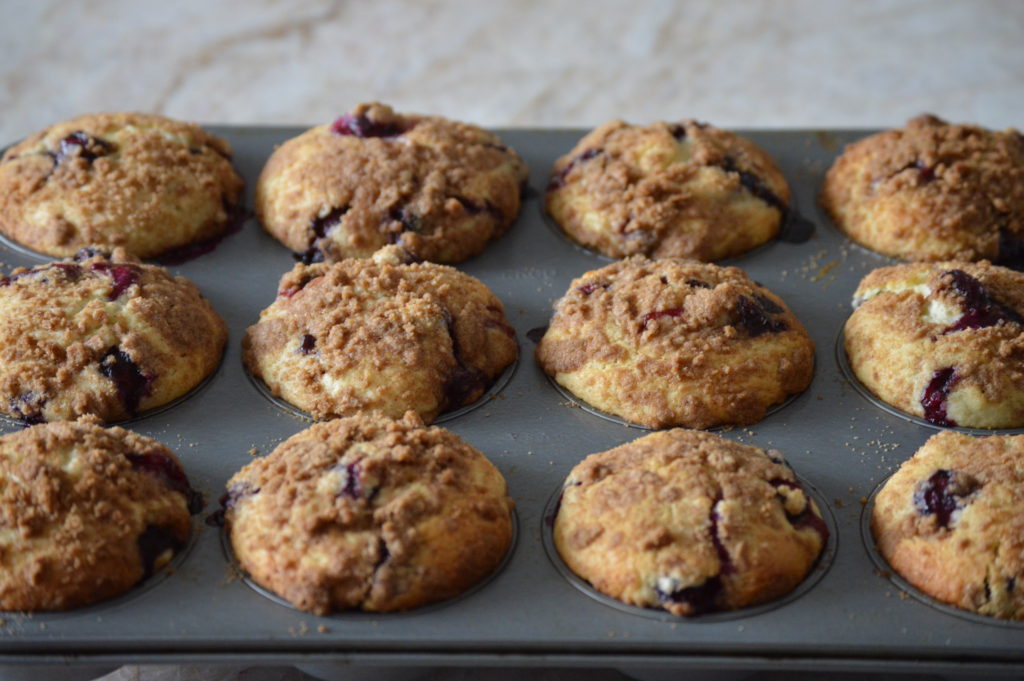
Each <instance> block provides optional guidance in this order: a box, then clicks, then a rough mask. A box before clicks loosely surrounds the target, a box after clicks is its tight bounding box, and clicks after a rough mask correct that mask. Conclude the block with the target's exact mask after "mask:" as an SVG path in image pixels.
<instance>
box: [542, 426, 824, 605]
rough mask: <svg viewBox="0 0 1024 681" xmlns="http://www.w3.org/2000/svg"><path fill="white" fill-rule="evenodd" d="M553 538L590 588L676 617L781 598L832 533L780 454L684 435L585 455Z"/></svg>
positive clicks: (668, 434) (570, 481)
mask: <svg viewBox="0 0 1024 681" xmlns="http://www.w3.org/2000/svg"><path fill="white" fill-rule="evenodd" d="M553 531H554V540H555V545H556V546H557V548H558V552H559V554H560V555H561V557H562V560H563V561H565V563H566V565H567V566H568V567H569V569H571V570H572V571H573V572H574V573H576V574H577V575H579V576H580V577H582V578H583V579H585V580H586V581H588V582H589V583H590V584H591V585H592V586H593V587H594V588H595V589H597V590H598V591H600V592H602V593H604V594H607V595H609V596H612V597H614V598H617V599H619V600H620V601H623V602H624V603H627V604H629V605H636V606H640V607H645V608H662V609H665V610H668V611H669V612H671V613H672V614H674V615H701V614H704V613H709V612H716V611H720V610H735V609H738V608H744V607H748V606H751V605H756V604H759V603H764V602H767V601H770V600H774V599H776V598H779V597H781V596H783V595H785V594H787V593H789V592H790V591H791V590H793V589H794V588H795V587H796V586H797V585H798V584H799V583H800V582H801V581H802V580H803V579H804V577H805V576H806V575H807V573H808V572H809V571H810V570H811V568H812V567H813V566H814V564H815V561H817V559H818V556H819V555H820V554H821V552H822V551H823V549H824V547H825V544H826V542H827V540H828V536H829V531H828V527H827V526H826V524H825V522H824V520H822V518H821V514H820V512H819V511H818V508H817V506H816V505H815V503H814V501H813V500H812V499H811V498H810V497H809V496H808V495H807V494H806V493H805V492H804V489H803V486H802V485H801V484H800V482H799V481H798V480H797V479H796V477H795V476H794V474H793V471H792V470H791V469H790V468H789V467H788V466H786V465H785V463H784V462H783V461H782V459H781V458H779V456H778V453H777V452H765V451H763V450H761V449H758V448H756V447H751V446H748V445H741V444H736V443H734V442H731V441H729V440H726V439H724V438H721V437H718V436H716V435H712V434H710V433H704V432H700V431H693V430H683V429H675V430H669V431H665V432H661V433H653V434H651V435H648V436H646V437H642V438H640V439H638V440H634V441H633V442H628V443H626V444H624V445H621V446H619V447H616V448H614V449H610V450H608V451H606V452H600V453H598V454H592V455H590V456H588V457H587V458H586V459H584V460H583V461H582V462H581V463H580V464H579V465H577V466H576V467H575V468H573V470H572V472H571V473H569V476H568V478H566V481H565V486H564V488H563V491H562V497H561V501H560V504H559V507H558V509H557V513H556V515H555V517H554V530H553Z"/></svg>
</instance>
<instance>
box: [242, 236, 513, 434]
mask: <svg viewBox="0 0 1024 681" xmlns="http://www.w3.org/2000/svg"><path fill="white" fill-rule="evenodd" d="M407 255H408V254H407V253H405V252H404V251H403V250H402V249H401V248H400V247H398V246H389V247H387V248H384V249H382V250H381V251H380V252H378V253H377V254H375V255H374V257H373V259H372V260H359V259H349V260H344V261H342V262H339V263H334V264H327V263H318V264H315V265H303V264H301V263H299V264H297V265H295V267H294V268H293V269H292V271H291V272H289V273H287V274H285V275H284V277H282V278H281V283H280V286H279V289H278V294H277V300H275V301H274V303H273V304H272V305H270V307H268V308H266V309H265V310H263V311H262V312H261V313H260V319H259V322H258V323H256V324H254V325H253V326H250V327H249V329H248V331H247V332H246V335H245V338H244V340H243V341H242V349H243V353H242V358H243V361H244V362H245V366H246V367H247V368H248V370H249V371H250V372H251V373H252V374H253V375H254V376H257V377H259V378H261V379H262V380H263V382H264V383H265V384H266V385H267V387H268V388H269V389H270V391H271V392H272V393H273V394H274V395H275V396H278V397H281V398H283V399H284V400H285V401H287V402H289V403H291V404H293V405H295V406H296V407H299V408H300V409H303V410H305V411H307V412H309V413H310V414H312V415H313V416H314V417H315V418H318V419H326V418H333V417H337V416H351V415H352V414H354V413H356V412H357V411H360V410H368V409H377V410H380V411H383V412H384V413H385V414H387V415H389V416H392V417H395V418H397V417H399V416H401V415H402V414H404V413H405V412H406V411H408V410H410V409H411V410H413V411H415V412H417V413H418V414H419V415H420V416H421V417H422V418H423V419H424V420H425V421H427V422H428V423H429V422H430V421H433V420H434V418H436V417H437V415H438V414H439V413H441V412H443V411H450V410H453V409H457V408H459V407H462V406H465V405H468V404H471V403H472V402H475V401H476V400H478V399H479V398H480V397H481V396H482V395H483V394H484V392H485V391H486V390H487V388H488V387H489V386H490V385H491V384H492V383H493V382H494V381H495V379H497V378H498V376H499V375H500V374H501V373H502V371H504V370H505V368H506V367H508V366H509V365H510V364H511V363H512V362H514V361H515V359H516V357H517V356H518V354H519V346H518V345H517V344H516V340H515V330H514V329H513V328H512V327H511V326H510V325H509V323H508V321H507V320H506V319H505V311H504V307H503V306H502V304H501V301H500V300H498V299H497V298H496V297H495V296H494V294H493V293H491V291H490V290H489V289H488V288H487V287H486V286H485V285H484V284H483V283H482V282H480V281H479V280H478V279H475V278H473V277H471V276H469V275H468V274H464V273H462V272H459V271H458V270H456V269H454V268H452V267H447V266H445V265H435V264H433V263H407V262H405V260H403V257H404V256H407Z"/></svg>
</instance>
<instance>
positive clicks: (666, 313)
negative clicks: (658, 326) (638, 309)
mask: <svg viewBox="0 0 1024 681" xmlns="http://www.w3.org/2000/svg"><path fill="white" fill-rule="evenodd" d="M682 316H683V308H681V307H670V308H668V309H667V310H655V311H654V312H648V313H647V314H645V315H644V316H643V317H641V318H640V330H641V331H643V330H644V329H646V328H647V326H648V325H649V324H650V323H651V322H654V321H657V320H659V319H661V318H662V317H682Z"/></svg>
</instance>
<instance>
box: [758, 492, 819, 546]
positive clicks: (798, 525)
mask: <svg viewBox="0 0 1024 681" xmlns="http://www.w3.org/2000/svg"><path fill="white" fill-rule="evenodd" d="M768 484H770V485H771V486H772V487H776V488H778V487H786V488H788V489H793V490H800V491H803V492H804V497H805V498H806V499H807V502H806V504H805V505H804V508H803V510H802V511H800V512H799V513H790V512H789V511H788V510H785V508H786V497H785V496H784V495H782V494H780V495H778V499H779V503H781V504H782V506H783V510H785V513H786V520H788V521H789V524H790V525H792V526H793V528H794V529H797V530H803V529H807V528H810V529H812V530H814V531H815V532H817V533H818V535H819V536H820V537H821V541H822V543H824V542H826V541H828V538H829V534H830V533H829V531H828V525H826V524H825V521H824V520H823V519H822V518H821V516H819V515H818V514H817V513H815V512H814V505H813V504H812V503H811V499H810V497H809V496H807V492H806V491H804V486H803V485H801V484H800V483H799V482H798V481H796V480H787V479H786V478H773V479H771V480H769V481H768Z"/></svg>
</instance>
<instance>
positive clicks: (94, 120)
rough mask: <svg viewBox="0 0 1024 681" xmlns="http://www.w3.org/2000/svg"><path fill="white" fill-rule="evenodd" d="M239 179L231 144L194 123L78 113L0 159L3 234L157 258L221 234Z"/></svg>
mask: <svg viewBox="0 0 1024 681" xmlns="http://www.w3.org/2000/svg"><path fill="white" fill-rule="evenodd" d="M242 188H243V183H242V178H241V177H240V176H239V175H238V173H237V172H235V169H234V168H233V167H232V165H231V147H230V146H229V145H228V143H227V142H226V141H224V140H222V139H220V138H219V137H215V136H213V135H211V134H210V133H208V132H206V131H205V130H203V129H202V128H200V127H199V126H198V125H196V124H194V123H184V122H180V121H175V120H171V119H169V118H164V117H163V116H157V115H154V114H141V113H106V114H91V115H86V116H79V117H77V118H73V119H70V120H67V121H62V122H60V123H57V124H55V125H52V126H50V127H49V128H47V129H45V130H43V131H41V132H38V133H36V134H34V135H32V136H30V137H28V138H27V139H25V140H24V141H22V142H20V143H18V144H15V145H14V146H12V147H11V148H9V149H8V150H7V151H6V152H5V153H4V155H3V157H2V158H0V233H3V234H4V235H5V236H7V237H9V238H10V239H11V240H12V241H15V242H17V243H19V244H21V245H23V246H26V247H28V248H30V249H32V250H34V251H39V252H40V253H45V254H47V255H51V256H57V257H68V256H71V255H74V254H75V253H76V252H77V251H78V250H79V249H81V248H84V247H87V246H92V245H101V246H103V247H105V248H108V249H112V248H116V247H121V248H124V249H125V250H127V251H128V252H129V253H131V254H132V255H134V256H136V257H139V258H152V257H156V256H159V255H161V254H163V253H166V252H168V251H173V250H175V249H180V248H183V247H187V246H189V245H192V244H195V243H197V242H202V241H206V240H210V239H213V238H216V237H218V236H220V235H222V234H224V233H225V232H226V231H227V230H228V229H229V228H230V227H231V226H232V223H233V222H234V221H237V220H238V218H239V215H240V210H239V202H240V200H241V196H242Z"/></svg>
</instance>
